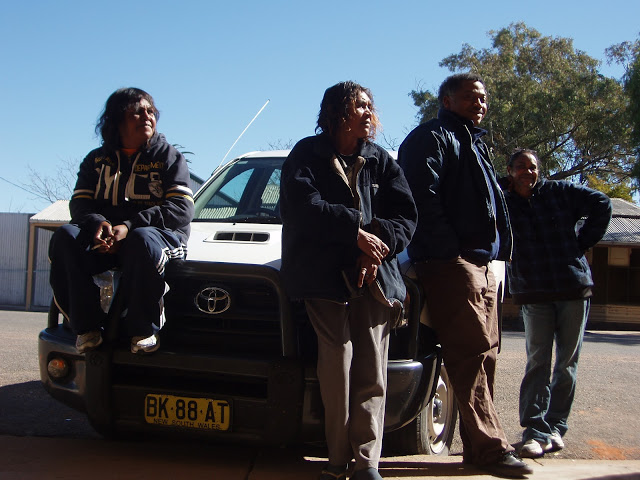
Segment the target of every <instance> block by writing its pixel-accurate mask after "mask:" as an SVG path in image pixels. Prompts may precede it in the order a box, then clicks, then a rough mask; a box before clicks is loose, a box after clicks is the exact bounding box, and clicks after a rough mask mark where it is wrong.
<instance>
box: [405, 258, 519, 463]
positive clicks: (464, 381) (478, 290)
mask: <svg viewBox="0 0 640 480" xmlns="http://www.w3.org/2000/svg"><path fill="white" fill-rule="evenodd" d="M415 268H416V273H417V274H418V279H419V280H420V282H421V283H422V286H423V287H424V292H425V296H426V301H427V307H428V312H429V321H430V324H431V327H432V328H433V329H434V330H435V332H436V334H437V335H438V339H439V341H440V344H441V345H442V355H443V359H444V364H445V366H446V367H447V373H448V374H449V379H450V381H451V384H452V386H453V391H454V393H455V396H456V400H457V401H458V408H459V410H460V437H461V439H462V444H463V460H464V461H465V462H470V463H474V464H476V465H484V464H488V463H493V462H495V461H497V460H499V459H500V457H501V456H502V455H503V454H504V453H506V452H510V451H513V450H514V449H513V447H512V446H511V445H510V444H509V442H508V441H507V439H506V435H505V433H504V430H503V429H502V426H501V425H500V420H499V419H498V414H497V412H496V409H495V407H494V404H493V387H494V382H495V371H496V359H497V353H498V342H499V332H498V314H497V298H496V297H497V287H496V280H495V277H494V275H493V273H492V272H491V270H490V269H489V267H487V266H479V265H475V264H473V263H470V262H468V261H466V260H464V259H462V258H456V259H453V260H429V261H428V262H425V263H419V264H416V265H415Z"/></svg>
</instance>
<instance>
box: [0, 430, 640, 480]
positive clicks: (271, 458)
mask: <svg viewBox="0 0 640 480" xmlns="http://www.w3.org/2000/svg"><path fill="white" fill-rule="evenodd" d="M325 461H326V460H325V459H323V458H319V457H313V456H307V455H306V454H304V453H302V452H301V451H299V450H297V449H273V448H257V447H249V448H246V447H240V446H229V445H219V444H212V443H209V442H204V441H203V442H193V441H189V442H183V441H166V440H165V441H161V442H159V441H156V440H153V441H135V442H132V441H117V442H116V441H108V440H103V439H69V438H61V437H55V438H50V437H13V436H7V435H3V436H0V479H3V480H4V479H7V480H14V479H19V480H31V479H38V480H41V479H44V480H46V479H71V480H73V479H89V480H108V479H109V480H111V479H117V480H128V479H138V480H139V479H146V478H149V479H153V480H162V479H183V478H185V479H189V480H199V479H208V480H316V479H317V477H318V474H319V472H320V470H321V468H322V465H323V464H324V462H325ZM526 461H527V462H528V463H530V464H531V465H532V466H533V469H534V474H533V475H531V476H529V478H531V479H534V480H587V479H589V480H596V479H597V480H604V479H611V480H614V479H615V480H637V479H640V460H566V459H554V458H553V457H548V458H542V459H538V460H526ZM460 462H461V457H459V456H451V457H430V456H409V457H385V458H383V459H382V462H381V464H380V472H381V474H382V476H383V477H384V478H385V479H396V480H418V479H421V480H427V479H435V478H442V477H455V478H460V479H462V478H470V479H473V480H489V479H495V478H496V477H493V476H491V475H488V474H486V473H484V472H482V471H480V470H477V469H476V468H473V467H469V466H462V464H461V463H460Z"/></svg>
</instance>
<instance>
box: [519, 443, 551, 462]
mask: <svg viewBox="0 0 640 480" xmlns="http://www.w3.org/2000/svg"><path fill="white" fill-rule="evenodd" d="M549 450H551V442H547V443H542V442H540V441H539V440H536V439H534V438H530V439H529V440H527V441H526V442H524V445H522V448H521V449H520V456H521V457H522V458H538V457H541V456H543V455H544V454H545V452H548V451H549Z"/></svg>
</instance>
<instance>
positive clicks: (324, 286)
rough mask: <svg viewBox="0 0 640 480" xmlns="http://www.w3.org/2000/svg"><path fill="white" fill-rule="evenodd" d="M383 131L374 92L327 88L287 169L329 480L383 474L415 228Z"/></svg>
mask: <svg viewBox="0 0 640 480" xmlns="http://www.w3.org/2000/svg"><path fill="white" fill-rule="evenodd" d="M376 127H379V122H378V118H377V116H376V114H375V110H374V107H373V98H372V95H371V92H370V91H369V90H368V89H366V88H364V87H362V86H360V85H358V84H356V83H354V82H342V83H339V84H337V85H334V86H333V87H331V88H329V89H327V91H326V92H325V94H324V98H323V100H322V103H321V106H320V114H319V116H318V126H317V128H316V131H317V133H318V134H317V135H315V136H312V137H308V138H305V139H303V140H301V141H300V142H298V143H297V144H296V146H295V147H294V148H293V150H292V151H291V153H290V155H289V157H288V158H287V160H286V161H285V163H284V166H283V169H282V181H281V197H280V209H281V214H282V221H283V241H282V270H281V271H282V275H283V277H284V281H285V285H286V286H287V290H288V293H289V294H290V296H291V297H293V298H296V299H302V300H304V301H305V305H306V308H307V312H308V314H309V318H310V320H311V323H312V324H313V327H314V329H315V331H316V333H317V336H318V366H317V370H318V379H319V381H320V390H321V394H322V400H323V404H324V408H325V432H326V438H327V445H328V449H329V464H328V465H327V466H326V468H325V469H324V470H323V472H322V473H321V475H320V479H321V480H335V479H344V478H346V471H347V466H348V463H349V462H350V460H351V459H352V458H355V473H354V475H353V476H352V477H351V478H352V479H357V480H377V479H380V478H381V477H380V474H379V473H378V463H379V459H380V451H381V445H382V434H383V427H384V410H385V399H386V381H387V378H386V377H387V353H388V335H389V330H390V327H391V324H392V323H393V322H394V320H395V319H397V318H398V316H399V315H400V314H401V312H402V305H403V301H404V299H405V295H406V291H405V286H404V282H403V281H402V277H401V275H400V271H399V268H398V261H397V258H396V256H397V254H398V253H400V252H401V251H402V250H404V249H405V247H406V246H407V244H408V243H409V241H410V240H411V236H412V235H413V232H414V230H415V225H416V221H417V212H416V207H415V204H414V202H413V198H412V197H411V191H410V190H409V186H408V185H407V182H406V180H405V178H404V175H403V173H402V170H401V169H400V168H399V167H398V165H397V164H396V162H395V161H394V160H393V159H392V158H391V157H390V156H389V154H388V153H387V152H386V151H385V150H384V149H383V148H381V147H380V146H378V145H376V144H374V143H372V142H371V138H373V136H374V135H375V131H376Z"/></svg>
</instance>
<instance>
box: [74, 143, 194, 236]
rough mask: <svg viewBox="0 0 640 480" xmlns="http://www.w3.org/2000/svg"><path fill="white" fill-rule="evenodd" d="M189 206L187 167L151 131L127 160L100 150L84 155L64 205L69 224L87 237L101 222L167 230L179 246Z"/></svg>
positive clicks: (188, 218) (190, 212) (186, 232)
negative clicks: (151, 135)
mask: <svg viewBox="0 0 640 480" xmlns="http://www.w3.org/2000/svg"><path fill="white" fill-rule="evenodd" d="M193 207H194V205H193V193H192V191H191V189H190V188H189V169H188V167H187V162H186V160H185V158H184V156H183V155H182V154H181V153H180V152H178V151H177V150H176V149H175V148H174V147H173V146H171V145H170V144H169V143H167V141H166V139H165V137H164V135H162V134H159V133H157V132H156V133H155V134H154V135H153V137H152V138H151V139H150V140H149V142H148V143H147V145H146V146H144V147H142V148H141V149H140V150H139V151H138V152H137V153H135V154H134V155H133V156H132V157H131V158H128V157H127V156H126V155H124V154H123V153H122V152H120V151H111V150H108V149H107V148H106V147H104V146H102V147H100V148H97V149H95V150H93V151H91V152H89V154H88V155H87V156H86V157H85V159H84V160H83V161H82V163H81V165H80V171H79V173H78V180H77V183H76V186H75V189H74V191H73V196H72V197H71V202H70V203H69V209H70V211H71V223H74V224H76V225H78V226H79V227H80V228H82V229H83V230H87V231H89V232H91V233H95V231H96V230H97V228H98V225H99V224H100V223H101V222H103V221H105V220H106V221H108V222H109V223H111V224H112V225H118V224H124V225H126V226H127V227H128V228H129V230H132V229H135V228H139V227H148V226H152V227H157V228H161V229H163V230H170V231H172V232H174V233H175V234H176V235H177V236H178V237H179V238H180V240H181V242H182V243H183V244H184V245H186V243H187V240H188V238H189V231H190V222H191V219H192V218H193Z"/></svg>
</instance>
